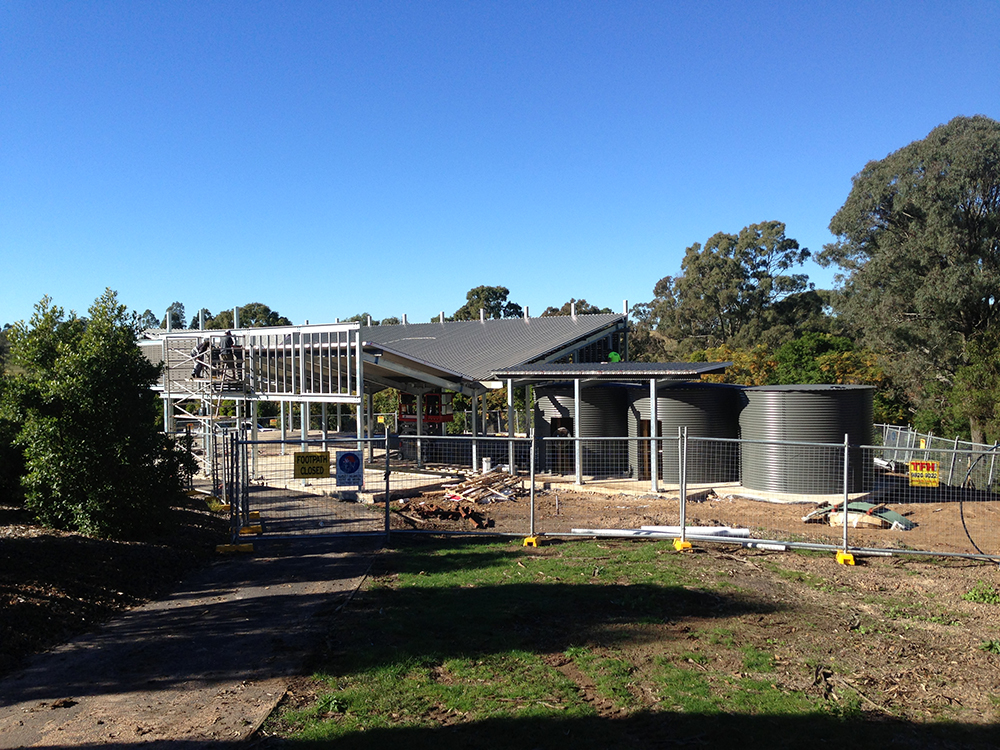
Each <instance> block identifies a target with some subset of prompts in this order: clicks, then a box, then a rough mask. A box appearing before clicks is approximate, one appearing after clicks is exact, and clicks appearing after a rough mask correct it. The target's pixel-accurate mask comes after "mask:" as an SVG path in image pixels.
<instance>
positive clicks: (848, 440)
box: [844, 433, 851, 554]
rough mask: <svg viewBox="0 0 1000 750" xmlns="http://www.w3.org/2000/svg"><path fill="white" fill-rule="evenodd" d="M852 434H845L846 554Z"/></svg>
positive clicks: (845, 549) (845, 545) (846, 550)
mask: <svg viewBox="0 0 1000 750" xmlns="http://www.w3.org/2000/svg"><path fill="white" fill-rule="evenodd" d="M850 451H851V436H850V435H848V434H846V433H845V434H844V554H847V552H848V548H847V504H848V500H849V499H850V498H849V494H850V485H849V484H848V481H849V472H850V460H851V453H850Z"/></svg>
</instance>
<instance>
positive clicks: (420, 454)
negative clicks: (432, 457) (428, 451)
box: [416, 392, 475, 469]
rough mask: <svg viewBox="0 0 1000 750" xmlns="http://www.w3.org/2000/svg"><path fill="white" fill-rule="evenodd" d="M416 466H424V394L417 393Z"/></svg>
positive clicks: (419, 467) (420, 467)
mask: <svg viewBox="0 0 1000 750" xmlns="http://www.w3.org/2000/svg"><path fill="white" fill-rule="evenodd" d="M416 408H417V468H418V469H422V468H424V441H423V440H422V439H421V438H422V436H423V434H424V419H423V417H424V394H423V393H420V392H418V393H417V407H416ZM473 468H475V467H473Z"/></svg>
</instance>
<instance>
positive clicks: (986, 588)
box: [962, 581, 1000, 604]
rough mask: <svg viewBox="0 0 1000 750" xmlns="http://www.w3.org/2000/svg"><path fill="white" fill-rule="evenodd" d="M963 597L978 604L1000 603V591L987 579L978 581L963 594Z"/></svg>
mask: <svg viewBox="0 0 1000 750" xmlns="http://www.w3.org/2000/svg"><path fill="white" fill-rule="evenodd" d="M962 598H963V599H965V601H967V602H976V603H978V604H1000V591H997V589H996V587H995V586H991V585H990V584H988V583H986V581H976V585H975V586H973V587H972V588H971V589H969V590H968V591H967V592H965V593H964V594H962Z"/></svg>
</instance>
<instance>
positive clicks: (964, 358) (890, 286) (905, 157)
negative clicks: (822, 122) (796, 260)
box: [818, 116, 1000, 436]
mask: <svg viewBox="0 0 1000 750" xmlns="http://www.w3.org/2000/svg"><path fill="white" fill-rule="evenodd" d="M830 231H831V232H833V234H834V235H835V236H836V238H837V240H836V242H833V243H831V244H828V245H827V246H826V247H825V248H824V249H823V252H822V253H821V254H820V255H819V257H818V260H819V261H820V262H821V263H823V264H825V265H831V264H832V265H836V266H839V267H840V268H841V269H842V275H841V276H840V281H841V283H842V291H843V298H842V303H841V313H842V314H843V315H844V317H845V318H846V320H847V321H848V322H849V323H850V324H852V325H853V326H854V327H855V328H856V329H857V330H858V332H859V333H860V334H861V338H862V341H863V343H864V344H865V345H867V346H868V347H870V348H872V349H875V350H877V351H879V352H883V353H884V354H885V355H886V357H885V364H886V368H887V370H888V371H889V372H890V373H891V374H892V375H893V376H894V377H895V378H896V379H897V380H899V382H901V383H905V384H906V386H907V388H908V390H909V391H910V392H911V394H912V395H913V396H914V398H915V399H916V400H917V402H918V403H922V404H923V406H924V407H925V408H932V409H934V408H937V409H942V408H944V406H945V405H944V404H937V405H936V406H935V405H934V404H933V403H932V399H933V398H935V397H937V398H940V395H941V394H942V393H948V392H949V390H950V389H951V388H952V387H953V385H954V382H955V375H956V373H957V372H958V371H959V370H960V369H961V368H963V367H967V366H968V364H969V353H970V349H969V347H970V343H971V342H973V341H975V340H977V339H978V338H980V337H982V336H984V335H985V334H986V333H987V331H989V330H990V329H991V328H992V327H993V326H996V324H997V321H998V316H1000V307H998V293H1000V123H998V122H996V121H994V120H991V119H989V118H987V117H983V116H975V117H956V118H955V119H953V120H951V121H950V122H948V123H947V124H945V125H941V126H939V127H937V128H935V129H934V130H932V131H931V132H930V134H928V136H927V137H926V138H924V139H923V140H919V141H914V142H913V143H911V144H909V145H908V146H905V147H903V148H901V149H899V150H898V151H895V152H893V153H891V154H889V155H888V156H886V157H885V158H884V159H881V160H879V161H871V162H869V163H868V164H866V165H865V167H864V169H862V170H861V172H859V173H858V174H857V175H856V176H855V177H854V178H853V182H852V187H851V192H850V194H849V195H848V197H847V200H846V202H845V203H844V205H843V207H841V209H840V210H839V211H838V212H837V213H836V215H835V216H834V217H833V219H832V220H831V222H830ZM968 417H969V419H970V426H971V432H972V433H973V435H974V436H975V435H976V434H977V433H980V434H981V431H980V430H979V428H978V426H977V424H976V421H977V420H976V417H975V415H973V414H969V415H968Z"/></svg>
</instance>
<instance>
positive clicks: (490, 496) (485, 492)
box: [444, 468, 524, 505]
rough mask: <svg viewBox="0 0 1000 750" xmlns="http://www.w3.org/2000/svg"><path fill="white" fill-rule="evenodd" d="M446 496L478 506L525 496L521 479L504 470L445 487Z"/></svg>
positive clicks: (497, 470)
mask: <svg viewBox="0 0 1000 750" xmlns="http://www.w3.org/2000/svg"><path fill="white" fill-rule="evenodd" d="M444 491H445V493H444V496H445V497H446V498H448V499H449V500H457V501H466V502H470V503H476V504H477V505H486V504H488V503H497V502H501V501H503V500H516V499H517V497H518V496H519V495H522V494H524V490H523V488H522V487H521V479H520V477H517V476H512V475H510V474H508V473H507V472H505V471H503V470H502V469H499V468H497V469H494V470H493V471H490V472H487V473H486V474H478V475H476V476H473V477H469V478H468V479H466V480H465V481H463V482H460V483H458V484H446V485H444Z"/></svg>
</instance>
